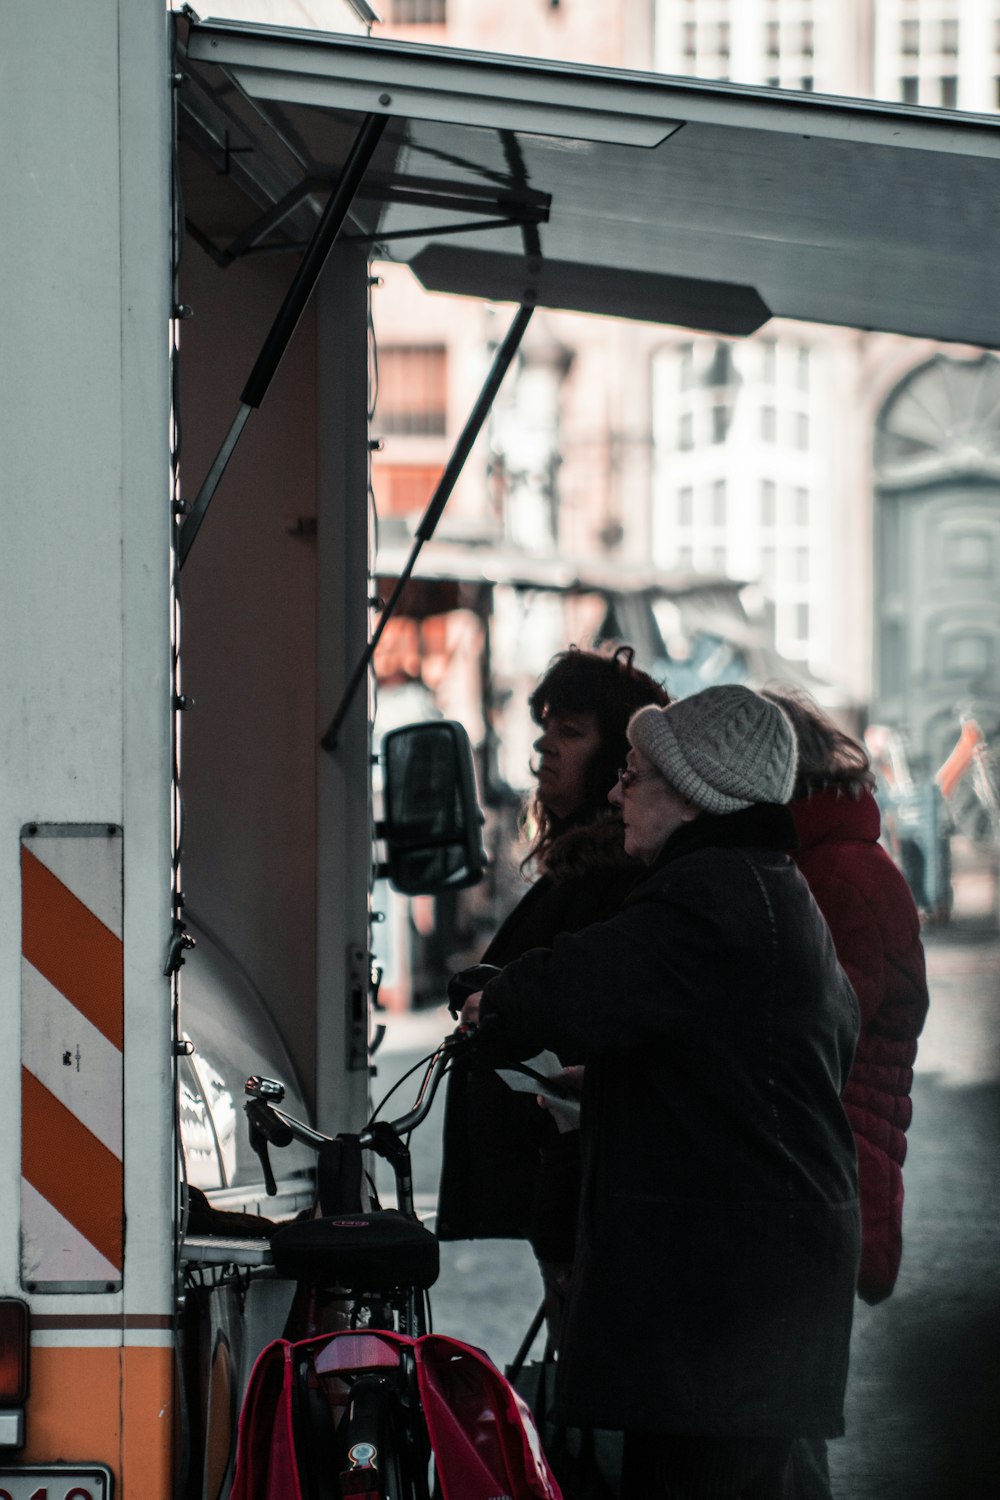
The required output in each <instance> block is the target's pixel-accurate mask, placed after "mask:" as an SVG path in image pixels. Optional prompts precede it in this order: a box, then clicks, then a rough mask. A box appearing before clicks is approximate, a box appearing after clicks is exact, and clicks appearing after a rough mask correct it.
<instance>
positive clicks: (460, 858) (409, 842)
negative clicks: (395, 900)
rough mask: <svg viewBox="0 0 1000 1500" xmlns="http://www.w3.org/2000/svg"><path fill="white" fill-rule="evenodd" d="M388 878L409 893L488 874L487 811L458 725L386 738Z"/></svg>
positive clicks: (431, 725) (383, 832)
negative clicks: (478, 792)
mask: <svg viewBox="0 0 1000 1500" xmlns="http://www.w3.org/2000/svg"><path fill="white" fill-rule="evenodd" d="M382 756H383V761H384V782H383V791H384V799H385V817H384V819H383V822H382V824H381V825H380V827H379V828H378V830H377V832H378V833H379V836H380V837H381V838H382V839H384V840H385V844H386V849H387V851H388V860H387V868H386V874H387V875H388V877H389V881H390V883H391V884H392V885H393V886H394V887H395V889H396V890H397V891H401V892H402V893H403V895H405V896H432V895H437V894H439V893H440V892H441V891H453V890H458V889H460V888H461V887H462V886H467V885H475V884H476V883H477V882H478V881H480V880H482V878H483V875H484V874H485V873H486V851H485V849H484V848H483V832H482V830H483V814H482V812H481V811H480V807H479V799H478V797H477V795H476V773H475V767H474V765H473V760H472V746H471V744H470V743H469V736H468V735H467V734H466V732H465V730H464V729H463V727H462V725H461V724H456V723H454V722H453V721H452V720H448V719H441V720H431V721H430V722H428V723H426V724H407V725H405V726H404V727H403V728H402V729H393V730H391V731H390V732H389V733H388V734H387V735H386V736H385V738H384V740H383V741H382Z"/></svg>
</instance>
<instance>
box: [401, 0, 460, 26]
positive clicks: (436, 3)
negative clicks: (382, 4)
mask: <svg viewBox="0 0 1000 1500" xmlns="http://www.w3.org/2000/svg"><path fill="white" fill-rule="evenodd" d="M447 19H448V6H447V0H389V20H390V21H391V23H392V24H393V26H443V25H444V24H445V22H446V21H447Z"/></svg>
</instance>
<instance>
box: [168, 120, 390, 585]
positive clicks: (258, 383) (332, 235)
mask: <svg viewBox="0 0 1000 1500" xmlns="http://www.w3.org/2000/svg"><path fill="white" fill-rule="evenodd" d="M388 122H389V116H388V115H366V116H365V119H364V123H363V124H362V126H361V129H360V130H359V131H358V134H357V136H356V137H355V141H354V144H353V146H352V147H351V152H350V155H349V156H348V158H347V161H346V162H345V163H344V169H343V171H342V172H341V174H340V178H339V179H338V182H337V186H336V187H335V188H334V189H333V191H332V193H331V194H330V197H329V199H328V200H327V204H326V207H325V208H324V210H323V213H322V216H321V218H320V221H319V223H318V224H317V225H316V232H315V234H314V235H313V237H312V239H311V240H310V241H309V244H308V246H307V248H306V251H305V254H304V255H303V257H302V259H301V261H300V262H299V265H298V269H297V270H296V272H295V276H294V278H293V280H292V284H291V286H290V287H289V288H288V291H287V292H286V293H285V300H284V302H282V304H281V307H280V309H279V311H278V315H277V317H276V318H275V320H274V322H273V323H272V325H271V330H270V332H269V333H268V335H267V338H266V339H265V340H264V345H263V348H262V349H261V351H260V354H259V355H258V356H257V362H256V364H255V365H254V367H253V369H252V370H251V372H250V378H249V380H248V381H247V383H246V385H245V386H244V387H243V391H242V394H241V396H240V408H239V411H238V412H237V413H236V418H235V420H234V422H233V425H232V426H231V427H230V429H229V432H228V433H227V435H226V439H225V441H224V442H223V444H222V447H221V448H220V449H219V451H218V453H217V454H216V456H215V460H214V462H213V464H212V466H211V468H210V469H209V471H208V473H207V475H206V476H205V480H204V483H203V484H202V487H201V489H200V490H199V492H198V498H197V500H196V501H195V503H194V505H193V507H192V509H191V513H190V515H189V516H188V517H187V520H186V521H185V522H184V524H183V526H182V527H181V533H180V539H179V542H178V554H179V560H180V565H181V567H183V566H184V562H185V560H186V558H187V555H188V553H189V552H190V551H191V547H192V544H193V542H194V539H195V537H196V536H197V535H198V531H199V529H200V527H201V523H202V521H204V519H205V513H206V511H207V510H208V507H209V505H210V504H211V503H212V497H213V496H214V494H215V492H216V490H217V489H218V487H219V481H220V480H221V478H222V476H223V474H224V473H225V472H226V466H227V465H228V463H229V460H230V459H231V458H232V456H233V452H234V450H235V448H236V445H237V443H238V442H239V440H240V437H241V436H242V433H243V429H244V428H245V426H246V424H247V419H248V418H249V416H250V412H251V411H252V410H253V409H254V408H255V407H258V406H260V404H261V402H262V401H263V399H264V397H265V396H266V394H267V388H268V386H269V385H270V384H271V380H272V378H273V376H274V373H275V371H276V370H277V368H278V365H279V364H280V363H281V358H282V355H283V354H284V352H285V350H286V349H287V348H288V345H289V342H290V340H291V337H292V334H293V333H294V332H295V329H296V327H297V325H298V321H299V319H300V318H301V316H302V314H303V312H304V310H305V306H306V303H307V302H308V301H309V298H310V296H311V295H312V291H313V288H314V287H315V285H316V282H317V281H318V280H319V276H320V273H321V272H322V270H323V267H324V266H325V265H326V261H327V256H328V255H329V254H330V251H331V250H332V249H333V246H334V244H335V242H336V239H337V236H338V234H339V233H340V230H341V228H342V226H343V223H344V220H345V219H346V218H347V214H348V212H349V210H350V207H351V204H352V203H353V202H354V198H355V195H356V193H357V191H358V188H359V187H360V186H361V182H362V179H363V178H364V175H365V172H366V171H367V168H368V163H369V162H370V161H371V159H372V156H373V155H374V153H375V148H376V146H377V145H378V143H379V141H380V139H381V137H382V132H383V131H384V129H385V127H386V125H387V124H388Z"/></svg>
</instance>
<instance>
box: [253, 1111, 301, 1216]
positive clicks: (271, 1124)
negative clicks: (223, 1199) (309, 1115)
mask: <svg viewBox="0 0 1000 1500" xmlns="http://www.w3.org/2000/svg"><path fill="white" fill-rule="evenodd" d="M243 1108H244V1109H245V1110H246V1113H247V1119H248V1121H249V1134H250V1145H251V1147H252V1148H253V1150H254V1151H255V1152H256V1154H257V1156H258V1158H259V1160H260V1165H261V1170H262V1171H263V1173H264V1186H265V1188H266V1189H267V1196H268V1197H269V1198H274V1197H276V1195H277V1192H278V1184H277V1183H276V1182H275V1180H274V1173H273V1172H272V1170H271V1157H270V1153H269V1152H268V1149H267V1145H268V1141H273V1142H274V1144H275V1145H276V1146H288V1145H290V1144H291V1142H292V1140H293V1139H294V1137H293V1136H292V1132H291V1130H290V1129H289V1127H288V1126H287V1125H286V1124H285V1123H284V1121H283V1120H279V1119H277V1118H276V1116H275V1115H273V1114H272V1113H271V1111H270V1109H269V1108H268V1105H267V1101H266V1100H265V1099H260V1098H254V1099H248V1100H247V1102H246V1103H245V1104H244V1106H243Z"/></svg>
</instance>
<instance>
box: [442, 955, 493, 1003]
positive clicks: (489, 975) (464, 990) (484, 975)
mask: <svg viewBox="0 0 1000 1500" xmlns="http://www.w3.org/2000/svg"><path fill="white" fill-rule="evenodd" d="M501 972H502V971H501V970H500V969H498V968H497V966H496V964H474V965H473V967H472V968H471V969H461V970H459V972H458V973H457V974H453V975H452V976H451V978H450V979H449V980H448V1009H449V1010H450V1011H451V1013H452V1015H453V1016H457V1015H458V1013H459V1012H460V1011H461V1009H462V1006H463V1005H464V1004H465V1002H466V1000H468V998H469V996H470V995H474V994H475V993H476V992H477V990H481V989H484V988H485V987H486V985H488V984H489V982H490V980H491V979H495V978H496V977H497V975H498V974H499V973H501Z"/></svg>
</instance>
